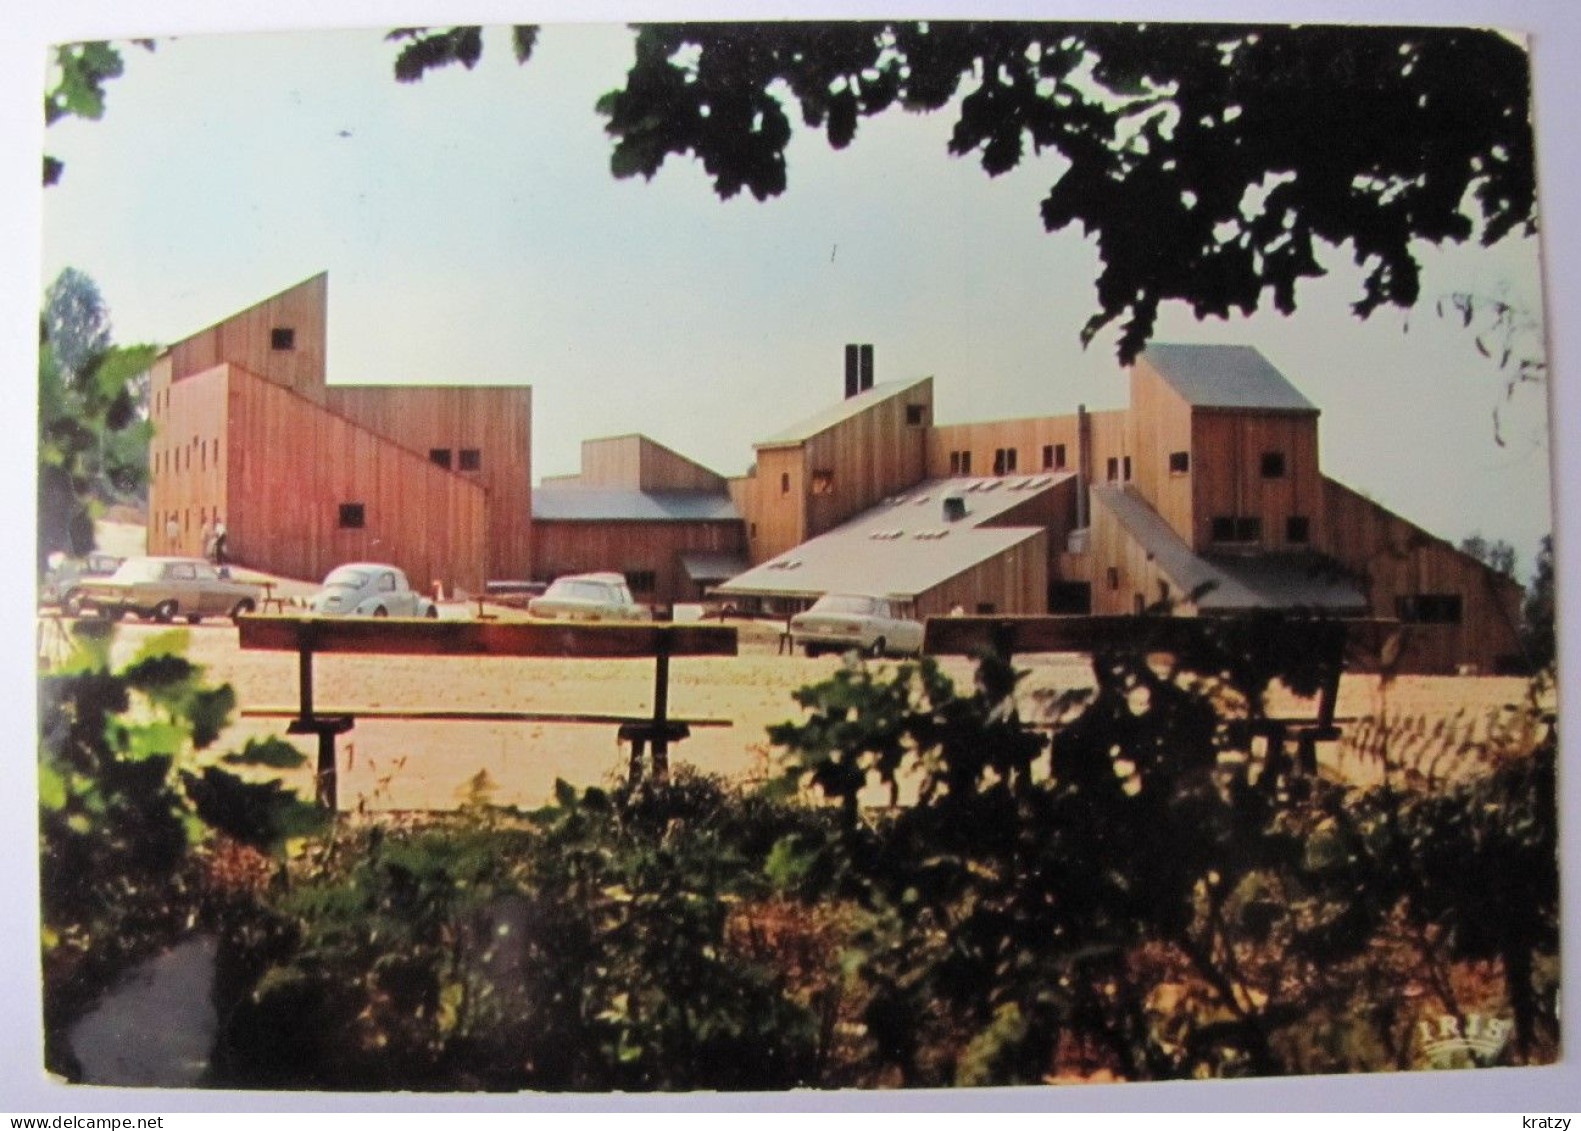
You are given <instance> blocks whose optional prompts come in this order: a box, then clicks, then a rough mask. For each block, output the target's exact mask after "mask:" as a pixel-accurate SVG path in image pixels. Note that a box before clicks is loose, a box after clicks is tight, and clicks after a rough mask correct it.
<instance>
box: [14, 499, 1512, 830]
mask: <svg viewBox="0 0 1581 1131" xmlns="http://www.w3.org/2000/svg"><path fill="white" fill-rule="evenodd" d="M137 534H140V531H139V530H137V529H136V528H133V530H132V531H131V532H124V533H122V534H121V535H120V541H119V542H117V545H118V546H121V552H131V553H135V552H137V551H138V549H140V546H137V545H136V535H137ZM123 543H124V545H123ZM302 587H303V586H302V583H288V584H287V586H285V587H283V588H284V591H285V592H287V593H288V594H290V593H292V592H294V590H295V589H297V588H302ZM306 588H307V590H308V591H310V590H311V589H312V588H313V587H311V586H307V587H306ZM472 611H473V610H472V607H471V606H470V605H467V604H452V605H448V606H446V607H444V609H443V615H444V616H447V617H451V616H467V615H470V614H471V612H472ZM496 611H500V612H503V613H504V614H505V615H510V614H509V613H508V611H504V610H496ZM159 631H168V630H167V629H164V627H163V626H154V625H144V624H139V623H136V622H132V621H128V622H126V623H125V624H123V626H122V628H121V631H120V633H119V636H118V643H117V654H118V655H119V656H121V657H123V658H124V657H129V656H130V655H131V654H132V653H133V651H134V650H135V649H136V648H138V647H140V646H141V644H142V642H143V641H145V640H146V639H147V638H148V637H149V636H150V635H152V634H153V633H155V632H159ZM182 631H186V632H187V633H188V634H189V640H190V647H189V650H188V655H189V656H190V657H191V658H192V659H193V660H194V661H195V662H197V663H200V664H202V665H203V666H204V667H205V668H206V669H207V672H208V676H209V678H210V680H211V681H214V682H226V683H230V684H232V685H233V686H234V687H235V689H236V693H237V698H238V701H239V703H240V705H241V706H242V707H243V708H254V709H256V708H261V707H280V708H288V707H293V706H294V705H295V704H296V702H297V671H296V658H295V656H294V655H292V654H290V653H283V652H242V651H241V650H240V649H239V648H238V647H237V637H236V630H235V628H234V627H232V626H231V625H230V624H228V623H226V622H223V621H218V620H214V621H207V622H205V623H203V624H201V625H198V626H195V627H192V628H189V629H183V630H182ZM741 633H742V637H741V639H742V645H741V655H739V656H734V657H719V658H713V657H709V658H695V659H676V660H673V661H672V662H671V681H670V713H671V715H672V716H675V717H685V716H695V717H718V718H725V719H729V720H732V725H731V726H728V727H707V728H695V729H694V730H693V732H692V735H691V737H690V738H688V739H686V740H685V741H683V742H681V743H680V744H678V745H677V746H676V747H674V748H673V749H672V752H671V761H672V764H674V765H690V766H694V767H696V768H697V769H699V770H703V771H706V772H710V773H718V774H723V775H726V776H729V777H758V776H762V775H765V774H767V773H768V772H769V771H770V770H771V769H772V768H773V767H774V765H775V764H776V763H775V752H774V751H773V750H772V749H771V748H770V745H769V742H768V736H767V733H766V728H767V727H769V726H770V725H772V724H774V723H779V722H783V721H786V720H789V719H794V718H797V717H799V714H800V708H798V707H797V706H796V704H795V702H794V701H793V700H792V698H791V695H792V693H793V692H794V691H795V690H796V689H797V688H799V687H802V686H804V685H806V684H808V683H812V682H816V681H817V680H819V679H822V678H826V677H827V676H828V675H829V674H831V673H832V672H834V671H835V670H837V669H838V667H839V665H840V664H841V663H842V662H843V661H842V660H841V659H840V658H839V657H835V656H824V657H819V658H817V659H807V658H806V657H803V656H792V655H779V654H777V652H776V647H775V645H776V640H777V637H776V631H775V627H774V626H769V625H762V624H758V625H752V624H748V625H744V626H742V628H741ZM42 640H43V636H42V633H41V642H42ZM1018 664H1019V666H1022V667H1025V668H1027V669H1029V671H1030V675H1029V676H1028V677H1027V679H1026V680H1025V681H1024V682H1023V684H1022V690H1023V694H1024V696H1025V698H1026V703H1027V708H1026V710H1025V711H1024V714H1031V713H1032V712H1033V711H1034V710H1035V708H1034V704H1033V696H1034V694H1035V693H1036V692H1038V691H1040V690H1062V689H1066V688H1072V687H1085V686H1090V685H1091V682H1092V681H1091V673H1090V669H1089V667H1088V665H1087V663H1086V661H1085V660H1084V659H1083V658H1081V657H1074V656H1070V657H1065V656H1060V657H1053V656H1042V657H1028V658H1025V659H1021V660H1018ZM943 666H944V668H945V670H946V672H947V673H948V674H949V675H950V676H951V677H952V678H954V679H955V680H956V683H957V686H960V687H970V685H971V679H972V665H971V663H970V662H969V661H966V660H953V659H950V660H945V661H943ZM653 668H654V665H653V661H652V660H574V661H565V660H552V659H507V658H466V657H426V656H424V657H404V656H392V657H364V656H337V655H330V656H320V657H318V658H317V659H316V660H315V669H314V670H315V683H316V687H315V698H316V702H317V705H318V708H319V710H320V712H321V713H324V714H332V713H341V712H345V713H351V714H355V713H356V711H357V710H358V709H359V708H360V709H369V708H391V709H407V710H416V709H425V708H426V709H444V710H467V709H478V710H487V709H494V710H519V711H544V712H577V713H590V712H591V713H607V714H623V715H641V714H645V713H647V712H649V711H650V710H651V708H652V702H653ZM1525 690H1526V685H1525V682H1524V681H1523V680H1520V679H1508V678H1495V677H1474V676H1444V677H1426V676H1423V677H1405V678H1402V679H1399V680H1396V681H1395V682H1394V683H1393V684H1392V685H1391V686H1390V687H1388V688H1387V689H1383V688H1380V686H1379V682H1378V680H1377V678H1376V677H1373V676H1366V675H1347V676H1346V677H1345V678H1344V679H1343V680H1342V681H1341V684H1340V698H1339V704H1338V715H1339V717H1340V719H1341V720H1342V728H1343V731H1344V734H1345V737H1344V739H1343V740H1342V741H1341V742H1340V743H1338V744H1328V745H1327V746H1326V747H1325V748H1324V749H1323V750H1322V751H1321V757H1322V759H1323V761H1324V763H1325V765H1326V766H1327V767H1328V768H1329V769H1330V770H1331V771H1334V772H1339V773H1343V774H1345V775H1346V776H1349V777H1352V778H1360V779H1367V778H1370V777H1372V776H1375V774H1376V772H1377V765H1378V758H1377V754H1378V752H1379V749H1380V747H1381V746H1382V745H1383V744H1384V743H1387V746H1388V749H1389V750H1390V752H1391V753H1392V754H1393V755H1394V756H1395V757H1396V758H1397V759H1399V758H1403V759H1404V760H1405V761H1406V762H1407V764H1416V765H1419V766H1420V767H1421V768H1422V769H1423V770H1424V772H1425V771H1426V770H1427V769H1429V768H1431V769H1433V770H1434V771H1435V772H1438V773H1443V772H1445V771H1446V770H1447V769H1452V767H1453V764H1454V763H1455V762H1456V760H1457V759H1461V760H1463V759H1464V755H1463V754H1461V753H1459V751H1458V747H1459V746H1460V745H1462V744H1465V743H1467V742H1469V741H1478V740H1480V739H1482V738H1483V737H1484V736H1486V735H1487V734H1489V733H1490V731H1492V732H1496V731H1498V730H1499V729H1500V728H1501V727H1502V726H1503V725H1504V722H1505V720H1507V719H1508V718H1509V717H1510V716H1511V714H1512V712H1513V710H1514V708H1515V707H1516V706H1517V705H1518V704H1520V703H1521V702H1522V699H1523V696H1524V694H1525ZM1313 710H1314V707H1313V705H1312V704H1311V703H1308V702H1304V701H1301V700H1297V699H1295V698H1294V697H1292V696H1289V695H1285V694H1276V695H1275V697H1274V699H1273V702H1271V703H1270V713H1271V714H1275V715H1290V716H1301V715H1305V716H1310V715H1311V714H1312V713H1313ZM1380 718H1387V719H1388V720H1389V725H1388V728H1387V731H1385V730H1384V729H1382V728H1381V727H1380V726H1379V723H1378V720H1379V719H1380ZM284 733H285V720H284V719H241V720H239V721H238V722H237V723H236V724H235V725H234V726H233V727H232V728H231V730H230V731H229V732H228V733H227V734H226V736H225V737H224V738H222V740H221V743H220V749H221V750H230V749H236V748H239V747H240V746H241V745H242V744H243V743H244V742H245V741H246V740H247V739H248V738H250V737H255V736H259V737H261V736H265V735H271V734H274V735H281V736H284ZM290 741H292V742H294V743H295V744H297V745H298V746H299V747H300V748H301V749H302V750H303V751H304V753H311V752H312V749H313V747H312V740H311V739H309V738H292V739H290ZM338 749H339V754H340V760H339V767H340V800H341V806H342V808H346V809H352V808H358V807H362V808H366V809H368V810H370V811H382V810H410V809H447V808H451V807H454V806H456V805H457V804H459V803H460V802H461V801H462V800H463V799H464V798H465V797H466V795H467V793H468V789H469V783H470V782H472V780H473V779H474V778H475V777H476V776H477V775H478V774H479V772H480V771H482V772H485V773H486V774H487V779H488V781H489V783H490V784H491V786H492V791H491V794H490V796H491V797H492V799H493V800H494V801H495V802H497V803H500V804H514V805H522V806H535V805H539V804H542V803H544V802H546V801H547V800H548V799H549V798H550V797H551V796H552V793H553V789H554V783H555V781H556V779H560V778H563V779H564V780H566V781H568V782H570V783H572V784H573V785H577V786H588V785H596V784H600V783H603V782H608V781H610V780H613V779H614V778H616V777H617V776H619V775H620V774H622V773H623V772H624V768H625V765H626V757H627V755H626V751H625V749H624V748H622V747H619V746H617V744H616V741H615V727H614V726H613V725H609V724H579V723H572V724H566V723H559V724H550V723H516V722H511V723H492V722H426V721H397V720H360V721H358V722H357V724H356V726H355V728H354V729H353V730H352V731H351V732H350V733H348V734H346V735H344V736H342V738H341V739H340V740H339V745H338ZM1435 757H1437V758H1438V761H1437V762H1436V763H1435V762H1433V761H1432V759H1434V758H1435ZM289 780H290V781H291V783H292V784H293V785H294V786H295V787H297V788H299V789H300V790H302V791H303V792H304V793H310V792H311V788H312V786H311V778H310V771H309V770H306V769H304V770H301V771H296V772H294V773H293V774H292V775H291V776H290V779H289Z"/></svg>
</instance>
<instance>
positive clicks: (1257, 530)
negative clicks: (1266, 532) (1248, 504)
mask: <svg viewBox="0 0 1581 1131" xmlns="http://www.w3.org/2000/svg"><path fill="white" fill-rule="evenodd" d="M1262 536H1263V520H1262V519H1260V518H1238V519H1236V520H1235V540H1236V541H1237V542H1256V541H1259V540H1260V539H1261V538H1262Z"/></svg>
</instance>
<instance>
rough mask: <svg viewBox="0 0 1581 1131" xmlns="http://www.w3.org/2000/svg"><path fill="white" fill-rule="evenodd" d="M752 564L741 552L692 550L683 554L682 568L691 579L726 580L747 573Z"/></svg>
mask: <svg viewBox="0 0 1581 1131" xmlns="http://www.w3.org/2000/svg"><path fill="white" fill-rule="evenodd" d="M751 564H752V563H751V562H749V561H747V559H746V558H745V557H743V556H742V555H740V554H729V553H720V552H717V551H711V550H691V551H687V552H686V553H683V554H682V555H681V569H683V570H685V571H686V576H687V579H688V580H690V581H724V580H725V579H726V578H729V577H734V576H736V574H738V573H745V572H746V571H747V569H748V568H749V567H750V566H751Z"/></svg>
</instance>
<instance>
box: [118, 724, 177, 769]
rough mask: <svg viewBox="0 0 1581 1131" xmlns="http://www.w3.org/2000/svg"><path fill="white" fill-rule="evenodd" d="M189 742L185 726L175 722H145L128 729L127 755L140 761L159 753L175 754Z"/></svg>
mask: <svg viewBox="0 0 1581 1131" xmlns="http://www.w3.org/2000/svg"><path fill="white" fill-rule="evenodd" d="M186 742H187V731H186V728H185V727H181V726H178V725H176V724H175V723H165V722H156V723H145V724H143V725H142V726H134V727H128V728H127V730H126V756H127V757H128V758H131V759H132V760H133V761H137V762H140V761H142V760H143V759H144V758H152V757H155V756H157V755H161V754H163V755H174V754H175V753H176V752H178V751H179V750H180V749H181V748H182V747H183V746H185V745H186Z"/></svg>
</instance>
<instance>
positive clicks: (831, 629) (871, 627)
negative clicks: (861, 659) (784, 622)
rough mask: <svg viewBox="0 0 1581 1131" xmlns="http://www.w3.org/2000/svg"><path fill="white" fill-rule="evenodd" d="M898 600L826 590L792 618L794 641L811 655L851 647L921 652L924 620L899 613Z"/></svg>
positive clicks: (879, 651) (883, 651) (870, 651)
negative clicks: (808, 606) (812, 603)
mask: <svg viewBox="0 0 1581 1131" xmlns="http://www.w3.org/2000/svg"><path fill="white" fill-rule="evenodd" d="M898 605H899V602H897V601H891V600H889V599H888V598H886V597H869V596H866V595H864V594H859V593H826V594H824V595H823V596H822V597H820V598H818V600H817V602H816V603H815V604H814V605H813V607H812V608H810V609H808V610H807V611H806V612H805V613H798V614H797V615H796V616H793V617H791V620H790V634H791V643H793V644H794V645H796V646H797V647H799V648H802V649H804V650H805V651H806V653H807V655H809V656H816V655H818V653H820V652H834V651H839V652H844V651H848V650H850V649H852V648H856V649H858V650H860V651H863V652H866V653H868V654H869V655H873V656H883V655H886V654H893V655H914V654H917V653H920V652H921V651H922V623H921V622H920V621H915V620H912V619H910V618H909V617H903V616H901V615H900V610H899V609H898V608H897V606H898Z"/></svg>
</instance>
